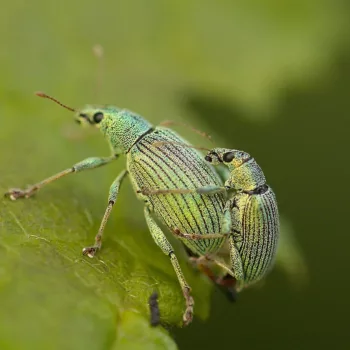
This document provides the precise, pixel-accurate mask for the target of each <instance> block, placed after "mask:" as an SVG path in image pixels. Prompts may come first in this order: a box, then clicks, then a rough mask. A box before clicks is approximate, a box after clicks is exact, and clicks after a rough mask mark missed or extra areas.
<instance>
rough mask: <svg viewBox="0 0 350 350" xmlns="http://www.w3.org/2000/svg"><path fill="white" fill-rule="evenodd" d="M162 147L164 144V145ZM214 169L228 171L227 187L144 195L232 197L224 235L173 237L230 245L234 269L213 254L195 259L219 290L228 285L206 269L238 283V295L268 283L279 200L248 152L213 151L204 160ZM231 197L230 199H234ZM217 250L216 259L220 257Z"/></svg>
mask: <svg viewBox="0 0 350 350" xmlns="http://www.w3.org/2000/svg"><path fill="white" fill-rule="evenodd" d="M160 146H162V144H160ZM205 160H206V161H207V162H208V163H210V164H212V165H221V164H223V165H225V166H226V167H227V169H228V171H229V176H228V178H227V180H226V182H225V184H224V186H217V185H215V184H213V185H209V186H205V187H201V188H197V189H195V190H191V189H173V190H163V189H158V190H150V189H145V190H143V193H144V194H148V195H166V194H167V193H172V194H176V193H178V194H182V195H184V194H186V193H188V194H190V193H193V192H196V193H200V194H206V195H207V196H209V197H210V196H211V195H213V194H217V193H220V192H226V193H227V194H228V196H229V197H228V200H227V202H226V205H225V207H224V210H223V216H222V231H221V232H219V233H211V234H210V233H209V234H206V235H198V234H196V233H193V234H189V233H184V232H182V231H181V230H180V229H178V228H176V229H175V230H174V234H175V235H177V236H178V237H180V238H181V239H182V240H183V241H184V242H186V240H189V241H197V240H205V241H209V244H210V242H211V241H212V240H215V239H218V238H222V239H226V240H228V244H229V252H230V265H229V266H227V264H225V263H223V262H221V261H220V260H218V259H216V257H215V254H214V257H210V256H209V255H208V254H203V255H202V256H200V257H199V258H197V259H196V258H192V260H193V261H196V262H197V264H198V265H199V266H200V265H202V269H203V266H204V273H206V274H207V275H208V276H209V277H210V278H211V279H212V280H214V281H216V283H218V284H219V285H220V284H221V285H223V284H224V283H223V282H224V281H223V280H221V281H220V279H216V278H214V277H213V275H212V272H211V270H210V269H206V268H205V265H206V264H209V263H210V262H213V263H215V264H217V265H219V266H220V267H221V268H222V269H223V271H225V272H226V273H227V274H228V275H231V276H232V277H234V278H235V280H236V285H235V289H236V291H237V292H238V291H240V290H242V289H243V288H244V287H246V286H248V285H250V284H252V283H254V282H257V281H258V280H260V279H261V278H263V277H264V276H265V275H266V273H267V272H268V271H269V270H270V269H271V267H272V266H273V262H274V258H275V255H276V250H277V243H278V237H279V215H278V208H277V201H276V197H275V194H274V192H273V190H272V189H271V187H269V186H268V185H267V184H266V179H265V176H264V173H263V171H262V169H261V168H260V166H259V165H258V164H257V162H256V161H255V159H254V158H252V157H251V156H250V155H249V154H248V153H246V152H244V151H239V150H234V149H227V148H214V149H212V150H210V151H209V152H208V154H207V155H206V156H205ZM230 192H231V195H230ZM220 248H221V247H219V248H218V250H217V253H219V252H220Z"/></svg>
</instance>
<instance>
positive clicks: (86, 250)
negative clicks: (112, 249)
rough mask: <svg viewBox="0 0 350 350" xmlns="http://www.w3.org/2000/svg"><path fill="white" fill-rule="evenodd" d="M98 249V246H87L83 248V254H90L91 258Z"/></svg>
mask: <svg viewBox="0 0 350 350" xmlns="http://www.w3.org/2000/svg"><path fill="white" fill-rule="evenodd" d="M97 251H98V247H86V248H83V255H86V256H88V257H89V258H91V259H92V258H93V257H94V256H95V254H96V252H97Z"/></svg>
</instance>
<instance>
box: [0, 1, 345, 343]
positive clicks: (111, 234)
mask: <svg viewBox="0 0 350 350" xmlns="http://www.w3.org/2000/svg"><path fill="white" fill-rule="evenodd" d="M349 14H350V4H349V2H346V1H334V0H332V1H330V0H328V1H327V0H323V1H315V0H304V1H292V0H287V1H284V2H281V1H272V0H266V1H264V2H261V1H257V0H250V1H244V2H243V1H242V2H237V1H228V0H227V1H224V0H221V1H199V0H186V1H185V0H177V1H161V0H148V1H135V0H120V1H105V2H101V1H100V2H94V1H90V0H87V1H66V0H65V1H60V2H53V1H52V2H50V1H41V0H34V1H31V2H28V1H19V0H13V1H7V2H4V3H2V6H1V13H0V39H1V48H0V76H1V79H0V102H1V103H0V120H1V124H0V146H1V152H0V174H1V176H0V190H1V192H5V191H6V189H7V188H8V187H16V186H17V187H20V186H24V185H25V184H28V183H34V182H36V181H38V180H41V179H42V178H44V177H46V176H49V175H51V174H53V173H55V172H57V171H59V170H62V169H64V168H66V167H69V166H71V165H72V164H74V163H75V162H77V161H79V160H82V159H84V158H85V157H88V156H99V155H108V152H109V150H108V147H107V146H106V145H105V143H104V140H103V139H102V138H101V137H100V134H99V133H98V132H93V131H92V130H88V129H86V130H83V129H80V128H79V126H77V125H75V124H74V123H73V118H72V115H71V114H69V112H67V111H65V110H63V109H60V108H59V107H58V106H56V105H54V104H53V103H50V102H48V101H44V100H40V99H37V98H35V97H34V96H33V92H34V91H36V90H43V91H45V92H47V93H48V94H51V95H53V96H55V97H57V98H58V99H60V100H61V101H62V102H64V103H66V104H68V105H71V106H72V107H76V108H78V107H80V106H83V105H85V104H93V103H106V104H115V105H117V106H120V107H126V108H129V109H132V110H134V111H136V112H138V113H140V114H142V115H143V116H145V117H146V118H147V119H148V120H150V121H151V122H153V123H154V124H157V123H158V122H160V121H162V120H165V119H172V120H177V121H186V122H187V123H190V124H191V125H194V126H196V127H198V128H199V129H202V130H205V131H207V132H209V133H210V134H212V135H213V137H214V139H215V141H216V144H217V145H220V146H223V147H230V148H238V149H244V150H246V151H247V152H249V153H251V154H252V155H253V156H254V157H255V158H256V159H257V161H258V162H259V164H260V165H261V166H262V168H263V169H264V172H265V175H266V177H267V179H268V183H269V184H270V185H271V186H272V187H273V189H274V190H275V192H276V195H277V198H278V203H279V208H280V212H281V213H282V214H283V215H284V217H286V218H287V219H288V220H289V221H288V222H289V224H288V225H289V226H290V229H292V230H293V231H294V235H295V238H296V240H297V241H298V242H299V245H300V249H301V252H302V253H303V255H304V259H305V261H306V264H307V267H308V271H309V275H308V280H307V283H306V284H305V285H304V286H302V287H301V286H300V285H299V283H298V276H295V283H294V281H293V280H292V281H290V280H288V278H287V277H286V275H284V274H283V273H282V272H280V271H279V270H277V269H275V270H274V271H273V272H272V273H271V274H270V275H269V277H268V278H267V279H266V283H264V285H263V286H260V288H259V287H257V288H251V289H249V290H247V291H246V292H244V293H242V295H240V298H239V302H237V303H236V304H230V303H229V302H228V301H227V300H226V299H225V297H224V296H223V295H222V293H220V291H217V290H214V291H213V297H212V299H211V302H210V293H211V291H212V290H211V286H210V284H209V283H208V282H207V281H206V280H205V279H204V278H202V276H199V275H198V274H196V273H195V272H194V271H191V269H190V268H189V267H188V266H187V265H186V262H185V259H184V256H183V254H182V255H181V253H180V251H181V249H179V248H180V247H179V246H178V245H177V246H176V247H177V250H178V251H179V253H178V255H179V256H180V257H182V258H181V260H182V266H183V268H184V272H185V274H186V276H187V278H188V279H189V281H190V283H191V285H192V287H193V293H194V296H195V300H196V315H197V316H198V317H197V318H195V320H194V322H193V324H192V325H191V326H190V327H188V328H186V329H177V328H176V325H178V324H179V323H180V321H181V312H182V310H183V301H182V296H181V292H180V288H179V287H178V285H177V281H176V278H175V277H174V273H173V271H172V268H171V265H170V262H169V261H168V259H167V257H165V256H163V255H162V253H161V252H160V251H159V249H158V248H157V247H156V246H155V245H154V243H153V242H152V239H151V237H150V235H149V233H148V230H147V228H146V225H145V222H144V219H143V214H142V203H139V202H138V201H137V200H136V199H135V196H134V195H133V193H132V191H131V187H130V184H128V183H126V184H125V185H124V186H123V188H122V191H121V194H120V198H119V201H118V203H117V205H116V208H115V210H114V212H113V215H112V219H111V221H110V222H109V224H108V226H107V230H106V240H105V248H104V249H103V251H102V252H101V254H100V255H99V258H98V259H94V260H87V259H84V258H82V257H81V248H82V247H84V246H86V245H89V244H90V243H91V241H92V239H93V237H94V234H95V232H96V231H97V229H98V226H99V220H100V219H101V217H102V215H103V212H104V209H105V205H106V200H107V191H108V188H109V185H110V183H111V182H112V181H113V179H114V177H115V176H116V175H117V174H118V172H119V171H120V170H121V169H122V168H123V166H124V161H123V160H120V161H118V162H117V163H116V164H113V165H110V166H108V167H106V168H101V169H99V170H96V171H93V172H88V173H85V174H79V175H76V176H71V177H70V178H67V179H64V180H61V181H59V182H57V183H56V184H54V185H52V186H50V187H48V188H46V189H45V190H43V191H42V192H40V194H39V195H38V196H36V197H35V198H33V199H30V200H28V201H26V202H24V201H21V202H16V203H12V202H9V201H7V200H1V207H0V306H1V312H0V348H1V349H47V348H50V349H56V348H57V349H58V348H60V349H80V348H84V349H124V348H125V349H139V348H140V349H146V348H149V349H163V348H169V349H173V348H175V347H176V345H175V343H174V341H173V340H172V339H171V338H170V337H169V335H168V332H167V331H165V330H163V329H161V328H157V329H150V327H149V326H148V323H147V321H148V320H147V318H146V317H147V316H146V315H147V298H148V296H149V295H150V294H151V293H152V291H153V290H154V289H156V290H158V292H159V293H160V306H161V312H162V320H163V322H165V323H166V325H167V328H168V329H169V332H170V334H171V336H172V337H173V338H174V339H175V342H176V344H177V346H178V348H180V349H190V348H194V347H198V348H199V347H201V348H203V349H209V348H214V347H220V348H224V347H225V348H228V347H230V348H239V349H253V348H257V347H259V348H260V349H309V348H318V349H328V348H329V347H330V346H332V347H334V348H337V349H347V348H348V346H349V340H350V338H349V334H348V324H349V321H348V315H349V311H350V298H349V292H350V290H349V289H350V288H349V286H350V282H349V278H348V274H347V267H348V266H349V249H348V246H349V244H350V238H349V237H350V236H349V235H348V232H347V230H348V229H347V227H348V225H347V216H348V215H349V214H348V208H349V205H348V203H347V198H349V196H348V194H349V190H348V184H347V181H348V179H349V178H350V165H349V162H348V153H347V152H348V151H349V148H350V147H349V145H350V143H349V132H348V130H349V127H350V119H349V116H348V115H349V112H348V111H349V107H350V98H349V93H350V40H349V36H350V21H349V19H350V16H349ZM96 44H99V45H101V46H102V47H103V49H104V57H103V60H102V62H100V63H99V62H98V60H97V58H96V57H95V56H94V55H93V53H92V47H93V46H94V45H96ZM176 130H177V131H179V132H180V133H181V134H183V135H185V136H186V137H187V138H188V139H189V140H191V141H192V142H193V143H195V144H203V145H206V146H210V144H209V143H208V141H206V140H203V139H201V138H199V137H198V136H197V135H195V134H193V133H191V132H190V131H189V130H186V129H181V128H176ZM174 244H176V243H174ZM209 307H210V311H209ZM204 320H205V321H204Z"/></svg>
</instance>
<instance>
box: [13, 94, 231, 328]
mask: <svg viewBox="0 0 350 350" xmlns="http://www.w3.org/2000/svg"><path fill="white" fill-rule="evenodd" d="M37 95H39V96H40V97H44V98H49V99H51V100H53V101H55V102H56V103H58V104H60V105H61V106H63V107H65V108H67V109H69V110H70V111H72V112H75V118H76V120H77V121H78V122H80V123H82V124H87V125H91V126H95V127H98V128H99V129H100V131H101V132H102V134H103V135H104V137H105V138H106V140H107V142H108V143H109V145H110V148H111V153H112V155H111V156H109V157H90V158H86V159H85V160H83V161H81V162H79V163H76V164H75V165H73V166H71V167H70V168H68V169H66V170H63V171H61V172H59V173H57V174H55V175H53V176H51V177H49V178H47V179H45V180H43V181H41V182H38V183H37V184H35V185H32V186H30V187H29V188H27V189H25V190H21V189H17V188H13V189H10V190H9V191H8V192H7V193H6V196H8V197H9V198H10V199H12V200H16V199H18V198H28V197H30V196H32V195H33V194H34V193H36V192H37V191H38V190H40V189H41V188H42V187H44V186H45V185H47V184H49V183H51V182H53V181H55V180H57V179H59V178H62V177H64V176H66V175H68V174H72V173H77V172H81V171H83V170H88V169H94V168H97V167H100V166H103V165H106V164H109V163H111V162H113V161H114V160H116V159H117V158H118V157H119V156H120V155H122V154H124V155H125V156H126V170H124V171H122V172H121V173H120V174H119V175H118V176H117V177H116V179H115V180H114V182H113V183H112V185H111V187H110V190H109V196H108V205H107V208H106V211H105V214H104V216H103V218H102V221H101V225H100V228H99V231H98V233H97V235H96V237H95V243H94V245H93V246H91V247H87V248H84V249H83V254H84V255H87V256H89V257H91V258H92V257H93V256H94V255H95V253H96V252H97V251H98V250H99V249H100V248H101V240H102V234H103V231H104V228H105V225H106V222H107V220H108V217H109V216H110V213H111V211H112V207H113V205H114V204H115V203H116V201H117V197H118V192H119V189H120V186H121V184H122V183H123V181H124V179H125V178H126V177H127V176H129V178H130V180H131V183H132V185H133V188H134V190H135V192H136V195H137V197H138V199H140V200H141V201H144V202H145V207H144V215H145V218H146V222H147V225H148V227H149V230H150V232H151V235H152V237H153V239H154V241H155V242H156V244H157V245H158V246H159V247H160V249H161V250H162V251H163V253H165V254H166V255H168V256H169V259H170V261H171V263H172V265H173V268H174V270H175V273H176V275H177V278H178V280H179V283H180V285H181V289H182V292H183V295H184V298H185V302H186V309H185V312H184V315H183V321H184V324H185V325H187V324H188V323H190V322H191V321H192V318H193V306H194V301H193V298H192V296H191V294H190V291H191V288H190V286H189V285H188V283H187V282H186V279H185V277H184V275H183V273H182V271H181V268H180V265H179V262H178V259H177V257H176V255H175V252H174V249H173V247H172V246H171V244H170V243H169V241H168V239H167V238H166V236H165V234H164V233H163V231H162V230H161V229H160V227H159V226H158V224H157V222H156V220H155V217H156V218H158V219H159V220H161V221H162V222H163V223H164V224H165V225H166V226H167V227H168V228H169V229H170V231H172V232H174V230H180V231H181V232H182V233H193V232H194V233H197V234H201V235H206V234H209V233H211V232H222V213H223V208H224V205H225V198H224V194H223V193H215V194H213V195H206V194H204V195H203V194H200V193H196V192H194V193H189V194H171V193H170V194H167V195H161V196H159V195H157V196H146V195H144V194H142V193H141V189H143V188H163V189H174V188H187V189H195V188H201V187H205V186H213V185H214V186H217V187H220V186H222V180H221V178H220V177H219V175H218V174H217V172H216V171H215V170H214V168H213V167H212V166H211V165H210V164H209V163H208V162H206V161H205V160H204V158H203V156H202V155H201V154H200V153H199V152H198V151H197V150H195V149H192V148H188V147H183V146H181V145H183V144H187V141H186V140H184V139H183V138H181V137H180V136H179V135H178V134H177V133H175V132H174V131H172V130H171V129H169V128H165V127H154V126H153V125H151V124H150V123H149V122H148V121H147V120H145V119H144V118H142V117H141V116H139V115H138V114H136V113H133V112H131V111H128V110H126V109H120V108H117V107H114V106H87V107H85V108H83V109H81V110H75V109H73V108H70V107H67V106H65V105H63V104H62V103H60V102H59V101H57V100H56V99H54V98H52V97H50V96H48V95H46V94H44V93H37ZM157 141H160V142H165V143H169V144H168V145H164V146H163V147H161V148H158V147H153V144H154V143H155V142H157ZM171 143H173V144H171ZM176 143H177V144H176ZM224 241H225V238H224V237H222V236H217V237H216V238H213V239H210V240H183V242H184V244H185V245H186V246H187V248H188V249H190V250H191V251H192V252H194V253H195V254H198V255H206V254H209V253H215V252H216V251H217V250H218V249H219V248H220V247H221V246H222V244H223V243H224Z"/></svg>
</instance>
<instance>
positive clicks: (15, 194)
mask: <svg viewBox="0 0 350 350" xmlns="http://www.w3.org/2000/svg"><path fill="white" fill-rule="evenodd" d="M5 197H8V198H10V199H11V200H13V201H15V200H16V199H18V198H22V197H25V198H27V195H26V191H23V190H21V189H20V188H10V189H9V190H8V191H7V192H6V193H5Z"/></svg>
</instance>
